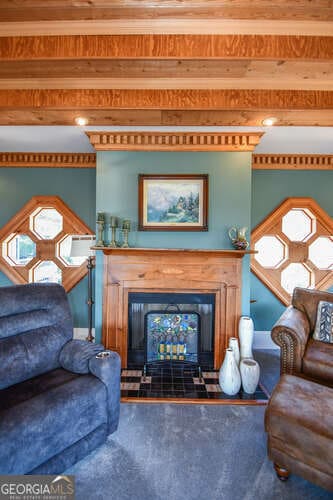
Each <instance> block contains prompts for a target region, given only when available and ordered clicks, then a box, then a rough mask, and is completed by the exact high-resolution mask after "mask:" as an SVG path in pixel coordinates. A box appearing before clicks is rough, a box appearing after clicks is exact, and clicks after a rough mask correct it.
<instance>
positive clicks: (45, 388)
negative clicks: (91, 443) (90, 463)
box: [0, 368, 107, 474]
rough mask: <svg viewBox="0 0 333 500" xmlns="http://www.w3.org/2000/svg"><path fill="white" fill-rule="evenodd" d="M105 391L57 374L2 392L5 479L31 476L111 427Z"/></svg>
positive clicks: (90, 379)
mask: <svg viewBox="0 0 333 500" xmlns="http://www.w3.org/2000/svg"><path fill="white" fill-rule="evenodd" d="M106 399H107V393H106V387H105V385H104V384H103V383H102V382H101V381H100V380H99V379H97V378H96V377H94V376H93V375H76V374H73V373H70V372H67V371H66V370H63V369H61V368H60V369H57V370H54V371H51V372H49V373H46V374H44V375H41V376H39V377H36V378H34V379H31V380H27V381H25V382H22V383H20V384H17V385H15V386H13V387H10V388H8V389H4V390H2V391H0V474H26V473H28V472H30V471H32V470H33V469H35V468H36V467H38V466H39V465H40V464H42V463H44V462H46V461H47V460H49V459H50V458H51V457H53V456H54V455H56V454H58V453H60V452H61V451H63V450H64V449H66V448H67V447H69V446H71V445H72V444H74V443H75V442H77V441H78V440H80V439H82V438H84V436H86V435H87V434H89V433H90V432H92V431H93V430H94V429H96V428H97V427H99V426H100V425H102V424H105V423H107V404H106Z"/></svg>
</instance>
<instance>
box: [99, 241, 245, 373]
mask: <svg viewBox="0 0 333 500" xmlns="http://www.w3.org/2000/svg"><path fill="white" fill-rule="evenodd" d="M101 250H102V251H103V253H104V278H103V281H104V289H103V332H102V340H103V343H104V345H105V347H106V348H107V349H111V350H114V351H117V352H118V353H119V354H120V356H121V361H122V367H123V368H127V367H128V362H129V360H128V355H129V351H128V347H129V342H130V340H129V338H130V336H131V335H132V333H131V329H130V324H129V323H130V320H129V304H130V303H131V298H132V295H131V294H133V293H139V294H140V293H147V294H169V293H170V294H189V295H195V294H198V295H200V294H204V295H205V294H208V295H212V296H213V297H214V304H213V306H214V307H213V311H212V320H210V321H212V323H211V324H212V333H211V336H209V335H208V336H207V335H206V333H203V323H204V317H205V316H204V314H203V312H202V311H203V309H204V307H205V303H204V304H201V305H200V304H198V310H194V312H197V313H198V314H199V315H200V321H201V336H200V349H199V354H198V355H199V358H200V356H204V355H205V353H206V352H207V355H209V356H210V357H211V359H213V365H214V368H215V369H218V368H219V367H220V366H221V363H222V360H223V357H224V351H225V349H226V348H227V346H228V341H229V338H230V337H237V336H238V332H237V330H238V321H239V318H240V305H241V283H242V257H243V256H244V255H245V254H246V253H250V251H244V250H187V249H175V248H170V249H158V248H102V249H101ZM142 303H143V304H145V302H142ZM169 303H170V302H169V300H166V299H163V301H161V299H160V298H158V302H157V304H154V303H152V302H150V304H152V306H153V308H154V307H155V306H156V305H157V306H158V309H159V310H161V309H165V308H166V307H167V306H168V304H169ZM181 303H182V304H183V307H184V306H186V310H188V306H190V308H191V310H192V307H194V304H193V303H192V299H191V301H190V302H188V299H186V300H185V301H184V302H183V301H182V302H181ZM161 305H162V306H163V307H161ZM141 307H142V306H141ZM143 308H145V306H143ZM138 309H139V306H138ZM199 309H200V310H199ZM146 312H149V311H148V310H147V311H146ZM140 321H141V325H142V323H144V315H143V316H142V317H141V319H140ZM142 332H144V324H143V325H142V330H141V334H140V335H141V339H140V336H139V340H138V341H136V342H137V344H136V345H137V346H138V350H139V351H140V349H141V351H143V347H142V342H143V340H142ZM207 339H209V340H207ZM140 342H141V344H140ZM205 342H211V344H212V351H211V352H208V347H207V346H206V344H205V346H204V348H202V343H205ZM140 346H141V347H140Z"/></svg>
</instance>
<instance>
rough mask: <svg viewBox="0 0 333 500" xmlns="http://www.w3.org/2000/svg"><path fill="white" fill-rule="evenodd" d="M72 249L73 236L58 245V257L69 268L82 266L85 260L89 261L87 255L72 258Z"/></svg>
mask: <svg viewBox="0 0 333 500" xmlns="http://www.w3.org/2000/svg"><path fill="white" fill-rule="evenodd" d="M71 248H72V235H69V236H66V237H65V238H64V239H63V240H61V241H60V243H59V245H58V256H59V257H60V258H61V260H63V261H64V263H65V264H66V265H67V266H80V265H81V264H83V262H84V261H85V260H87V257H88V256H87V255H82V256H78V255H77V256H75V257H73V256H71Z"/></svg>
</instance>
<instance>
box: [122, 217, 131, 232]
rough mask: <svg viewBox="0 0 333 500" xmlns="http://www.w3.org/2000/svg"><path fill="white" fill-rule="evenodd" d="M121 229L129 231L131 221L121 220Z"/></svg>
mask: <svg viewBox="0 0 333 500" xmlns="http://www.w3.org/2000/svg"><path fill="white" fill-rule="evenodd" d="M123 229H128V231H129V230H130V229H131V221H130V220H128V219H124V220H123Z"/></svg>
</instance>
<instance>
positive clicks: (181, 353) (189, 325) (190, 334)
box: [145, 311, 200, 363]
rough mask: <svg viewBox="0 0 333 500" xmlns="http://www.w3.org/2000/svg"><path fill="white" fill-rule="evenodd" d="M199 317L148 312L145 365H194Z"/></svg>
mask: <svg viewBox="0 0 333 500" xmlns="http://www.w3.org/2000/svg"><path fill="white" fill-rule="evenodd" d="M199 335H200V316H199V314H198V313H196V312H185V311H182V312H177V313H174V312H165V311H162V312H159V311H152V312H148V313H147V314H146V317H145V340H146V342H145V344H146V362H147V363H152V362H155V361H183V362H184V361H188V362H192V363H198V346H199Z"/></svg>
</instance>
